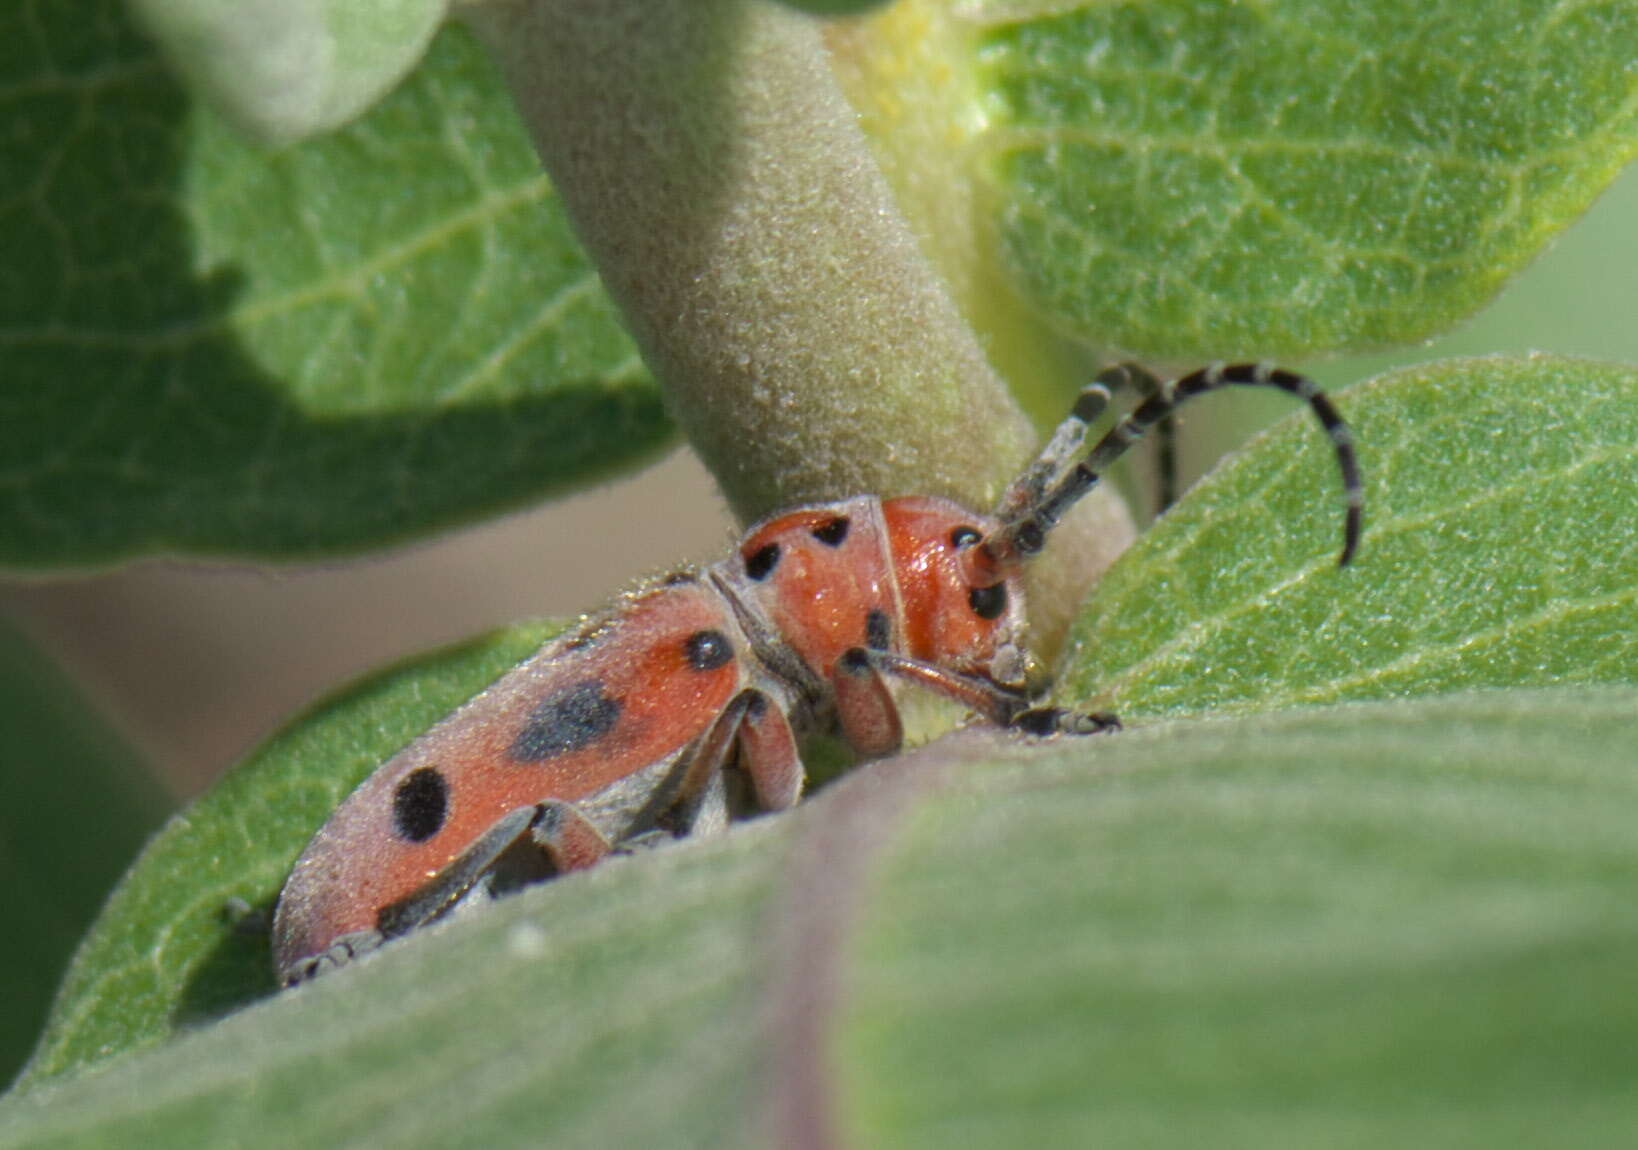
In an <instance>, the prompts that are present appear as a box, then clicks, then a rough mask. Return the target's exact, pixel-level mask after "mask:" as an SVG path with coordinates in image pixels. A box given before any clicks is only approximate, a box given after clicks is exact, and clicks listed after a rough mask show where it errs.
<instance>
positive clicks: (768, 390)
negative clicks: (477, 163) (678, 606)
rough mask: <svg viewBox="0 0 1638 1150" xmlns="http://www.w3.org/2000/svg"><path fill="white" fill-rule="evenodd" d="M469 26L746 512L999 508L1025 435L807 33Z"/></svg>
mask: <svg viewBox="0 0 1638 1150" xmlns="http://www.w3.org/2000/svg"><path fill="white" fill-rule="evenodd" d="M469 15H470V17H471V18H472V20H473V22H474V23H475V24H476V25H477V27H478V28H479V30H480V32H481V33H482V34H484V36H485V37H486V39H487V40H488V41H489V43H490V44H491V46H492V47H493V49H494V50H495V52H496V53H497V56H498V57H499V59H500V60H501V62H502V65H503V67H504V68H505V71H506V73H507V76H508V80H509V82H510V84H511V85H512V88H513V91H514V93H515V94H516V97H517V100H518V104H519V107H520V108H521V110H522V113H523V116H524V118H525V120H526V122H527V123H528V125H529V128H530V130H531V131H532V132H533V134H534V138H535V142H536V146H537V147H538V149H539V151H540V153H541V156H542V158H543V160H544V162H545V165H546V169H547V171H548V172H549V174H550V175H551V177H552V180H553V182H554V183H555V184H556V186H557V188H558V191H559V193H560V194H561V195H562V197H563V200H564V203H565V204H566V206H567V208H568V211H569V214H570V216H571V218H572V219H573V220H574V223H575V227H576V230H577V232H578V233H579V236H580V239H581V241H582V243H584V244H585V246H586V248H587V250H588V251H589V252H590V253H591V256H592V258H593V260H594V261H595V262H596V264H597V266H598V268H599V270H600V272H601V274H602V277H603V281H604V283H605V285H606V286H607V288H608V290H609V292H610V294H611V295H612V296H613V298H614V299H615V301H616V302H617V303H618V304H619V306H620V307H621V309H622V311H623V313H624V316H625V319H626V323H627V326H628V327H629V328H630V330H631V332H632V334H633V335H634V336H635V338H636V340H637V343H638V345H639V347H640V348H641V349H642V353H643V356H644V358H645V360H646V361H647V362H648V364H649V366H650V367H651V368H652V369H653V370H654V371H655V373H656V374H657V375H658V376H659V378H660V380H661V381H662V383H663V384H664V386H665V388H666V391H667V395H668V398H669V403H670V406H671V409H672V411H673V413H674V414H675V415H676V417H677V420H678V422H679V423H680V424H681V425H682V427H683V430H684V432H685V433H686V434H687V435H688V437H689V439H690V441H691V442H692V443H693V445H694V447H695V449H696V450H697V451H698V452H699V454H700V456H701V457H702V458H703V459H704V461H705V463H706V465H707V466H708V467H709V468H710V469H711V470H712V472H713V473H714V474H715V475H716V477H717V480H718V482H719V483H720V484H721V485H722V489H723V491H724V493H725V494H726V495H727V497H728V501H729V503H730V504H731V505H732V507H733V509H734V511H735V512H736V513H737V514H738V515H739V516H740V517H741V518H742V519H744V520H752V519H755V518H758V517H760V516H762V515H765V514H767V513H769V512H771V511H773V510H776V509H778V508H780V507H783V506H788V505H790V504H792V503H798V502H803V501H813V500H823V499H833V498H836V497H838V496H842V495H849V494H856V493H859V492H874V493H877V494H881V495H893V494H902V493H909V492H921V493H929V494H938V495H946V496H949V497H951V498H955V499H958V500H960V501H961V502H963V503H965V504H967V505H969V506H974V507H979V508H984V507H988V506H989V505H990V503H991V502H992V501H993V499H994V498H995V496H996V495H997V493H998V492H999V491H1000V489H1001V487H1002V486H1003V485H1004V484H1005V483H1006V481H1007V480H1008V479H1009V478H1010V476H1011V475H1012V473H1013V471H1014V469H1015V468H1016V467H1017V466H1018V463H1019V461H1020V460H1022V459H1023V458H1024V457H1025V456H1027V455H1028V454H1029V452H1030V450H1031V449H1032V448H1033V446H1034V442H1035V434H1034V431H1033V429H1032V427H1031V426H1030V423H1029V421H1028V420H1027V419H1026V418H1025V416H1024V414H1023V412H1022V411H1021V409H1020V408H1019V406H1018V404H1017V403H1016V402H1015V401H1014V399H1013V398H1012V396H1011V394H1010V393H1009V391H1008V389H1007V387H1006V385H1005V384H1004V383H1003V382H1002V380H1001V379H1000V378H999V377H998V376H997V375H996V373H995V372H994V371H993V369H992V368H991V367H990V365H989V363H988V362H987V361H986V359H985V357H984V353H983V349H982V348H981V347H980V346H979V344H978V341H977V340H976V338H975V337H974V336H973V334H972V331H971V329H970V328H969V327H968V325H967V323H966V322H965V321H964V320H963V318H962V317H961V315H960V313H959V311H958V309H957V307H956V305H955V304H954V303H953V302H952V300H951V297H950V295H949V293H948V291H947V290H946V288H945V285H944V283H943V281H942V280H941V279H940V277H939V276H938V274H937V273H936V272H935V271H934V270H933V269H932V268H931V266H930V265H929V264H928V263H927V261H926V260H925V258H924V257H923V255H922V254H921V252H920V250H919V248H918V246H917V244H916V240H915V238H914V236H913V234H912V233H911V231H910V229H909V228H908V227H907V226H906V224H905V222H904V219H903V217H902V216H901V214H900V212H899V210H898V207H897V205H896V204H895V202H894V200H893V197H892V193H891V192H890V190H889V188H888V186H887V182H886V181H885V179H884V178H883V176H882V174H881V171H880V169H879V168H878V167H877V165H876V163H875V161H874V159H873V158H872V156H871V154H870V150H869V147H868V145H867V143H866V141H865V138H864V136H863V134H862V133H861V131H860V130H859V128H858V125H857V122H856V119H855V116H854V114H853V112H852V109H851V108H850V106H849V105H848V104H847V102H846V100H845V98H844V97H843V96H842V94H841V92H840V90H839V88H838V87H837V84H836V82H835V79H834V77H833V76H832V74H831V71H830V65H829V60H828V58H827V56H826V52H825V48H824V44H823V42H822V40H821V37H820V33H819V29H820V24H819V23H818V22H817V21H815V20H813V19H811V18H809V17H806V16H803V15H800V14H798V13H795V12H792V11H791V10H789V9H787V8H784V7H781V6H778V5H775V4H772V3H765V2H762V0H512V2H508V3H499V4H492V5H484V6H479V7H477V8H475V9H472V10H471V11H470V13H469ZM1110 506H1112V505H1105V509H1104V512H1103V514H1102V515H1101V516H1100V517H1099V518H1100V519H1102V520H1104V521H1106V522H1107V521H1108V520H1109V519H1110V518H1111V515H1112V514H1114V515H1119V516H1120V517H1122V518H1123V516H1124V513H1123V512H1111V511H1110V510H1109V508H1110ZM1110 539H1118V540H1119V541H1120V542H1124V535H1123V534H1122V533H1121V532H1120V531H1119V530H1118V528H1117V529H1116V531H1115V532H1114V534H1113V535H1107V534H1106V545H1105V546H1103V547H1102V548H1101V550H1102V551H1103V552H1106V554H1101V555H1099V556H1097V557H1096V558H1095V559H1093V560H1092V563H1093V566H1092V567H1091V568H1090V569H1089V568H1088V567H1086V566H1085V564H1086V563H1087V561H1088V560H1087V556H1086V554H1085V552H1084V551H1080V552H1079V554H1078V557H1077V559H1076V562H1077V563H1078V564H1081V565H1082V567H1081V571H1080V574H1081V576H1082V577H1083V578H1084V576H1085V575H1086V574H1087V573H1088V571H1089V570H1093V571H1095V570H1101V569H1102V567H1103V566H1104V565H1106V564H1107V561H1108V558H1109V557H1110V555H1109V554H1108V553H1112V550H1111V548H1110V547H1109V546H1108V545H1107V541H1108V540H1110ZM1114 549H1116V550H1118V547H1115V548H1114ZM1063 550H1064V551H1065V552H1066V553H1071V552H1075V551H1077V549H1076V548H1073V547H1065V548H1064V549H1063Z"/></svg>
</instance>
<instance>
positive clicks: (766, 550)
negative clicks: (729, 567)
mask: <svg viewBox="0 0 1638 1150" xmlns="http://www.w3.org/2000/svg"><path fill="white" fill-rule="evenodd" d="M778 562H779V544H777V543H769V544H768V545H767V546H766V547H759V548H758V549H757V550H755V551H753V552H751V553H750V554H749V555H747V556H745V574H747V575H749V576H750V577H751V578H752V579H755V580H756V581H757V582H759V583H760V582H761V581H762V580H764V579H766V578H767V577H768V576H769V575H771V574H772V573H773V569H774V567H775V565H776V564H778Z"/></svg>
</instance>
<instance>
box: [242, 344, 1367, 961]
mask: <svg viewBox="0 0 1638 1150" xmlns="http://www.w3.org/2000/svg"><path fill="white" fill-rule="evenodd" d="M1123 383H1125V384H1132V385H1135V386H1136V387H1137V389H1138V390H1139V392H1140V393H1142V394H1144V395H1145V398H1144V399H1143V400H1142V401H1141V402H1140V403H1139V404H1138V405H1137V406H1136V407H1135V408H1134V409H1133V410H1132V411H1131V412H1130V413H1129V414H1127V415H1126V416H1124V417H1123V418H1121V419H1120V420H1118V421H1117V422H1116V423H1115V424H1114V425H1113V426H1112V427H1111V428H1110V430H1109V431H1108V432H1107V433H1106V434H1105V435H1103V436H1102V437H1101V438H1100V439H1099V440H1098V441H1097V442H1096V443H1095V444H1094V445H1093V446H1092V448H1091V449H1090V450H1088V451H1085V452H1084V454H1083V453H1082V450H1081V449H1082V447H1083V446H1084V443H1085V440H1086V438H1087V431H1088V427H1089V425H1090V424H1091V423H1092V422H1093V421H1094V420H1096V419H1097V418H1098V416H1099V415H1100V414H1101V413H1102V411H1103V409H1104V407H1105V406H1106V405H1107V404H1108V402H1109V400H1110V396H1111V392H1110V387H1111V385H1118V384H1123ZM1229 384H1239V385H1244V386H1254V387H1272V388H1277V389H1279V390H1281V391H1285V392H1288V393H1290V394H1292V395H1295V396H1297V397H1298V398H1300V399H1302V400H1304V401H1306V402H1307V404H1308V405H1309V407H1310V409H1311V410H1312V411H1313V413H1314V415H1315V416H1316V417H1317V418H1318V420H1319V422H1320V424H1321V425H1322V426H1323V428H1324V429H1325V432H1326V434H1327V435H1328V436H1329V438H1330V440H1331V444H1332V446H1333V448H1334V450H1335V453H1336V457H1337V462H1338V464H1339V466H1340V468H1341V472H1342V481H1343V490H1344V494H1345V497H1346V500H1347V512H1346V521H1345V527H1344V542H1343V550H1342V555H1341V559H1340V562H1341V563H1342V564H1346V563H1348V561H1349V560H1350V559H1351V558H1352V556H1353V554H1354V550H1355V548H1356V547H1357V546H1358V542H1359V535H1360V523H1361V510H1362V504H1363V500H1362V495H1361V490H1362V489H1361V485H1360V478H1359V467H1358V463H1357V460H1356V458H1355V455H1354V449H1353V439H1352V436H1351V434H1350V432H1349V429H1348V427H1347V425H1346V424H1345V423H1344V422H1343V420H1342V418H1341V416H1340V415H1338V414H1337V411H1336V408H1335V407H1334V406H1333V405H1332V403H1331V401H1330V400H1329V399H1328V398H1327V397H1326V396H1325V394H1324V393H1323V392H1321V391H1320V390H1319V388H1318V387H1317V386H1315V384H1314V383H1313V382H1312V381H1310V380H1308V379H1307V378H1305V377H1303V376H1300V375H1296V374H1294V373H1292V372H1288V371H1284V370H1281V369H1278V368H1269V367H1266V366H1264V365H1261V364H1235V365H1231V366H1223V365H1214V366H1212V367H1209V368H1204V369H1202V370H1200V371H1196V372H1194V373H1192V374H1190V375H1186V376H1184V377H1182V378H1181V379H1179V380H1177V381H1176V382H1175V383H1172V384H1164V383H1161V382H1159V381H1157V380H1156V379H1155V378H1154V377H1153V376H1151V375H1149V374H1148V373H1147V372H1144V371H1142V369H1140V368H1135V367H1133V366H1130V365H1123V366H1121V367H1118V368H1112V369H1110V370H1109V371H1106V372H1104V373H1102V374H1100V375H1099V376H1098V378H1097V380H1096V381H1094V382H1093V383H1092V384H1091V385H1089V386H1088V387H1086V388H1085V389H1084V390H1083V391H1082V392H1081V394H1080V397H1079V398H1078V400H1077V401H1076V403H1075V406H1074V409H1073V410H1072V411H1071V413H1070V415H1069V416H1068V417H1067V418H1066V419H1065V420H1064V421H1063V423H1062V424H1060V425H1059V427H1058V429H1057V431H1056V432H1054V434H1053V435H1052V437H1051V438H1050V439H1049V440H1048V441H1047V443H1046V445H1045V446H1044V447H1043V448H1042V449H1041V451H1040V453H1039V454H1038V455H1037V456H1036V458H1035V459H1034V460H1033V461H1031V462H1030V463H1029V465H1028V466H1027V467H1025V469H1024V471H1023V472H1022V473H1021V474H1020V475H1019V476H1018V478H1017V479H1016V480H1014V481H1013V483H1012V484H1011V486H1009V487H1008V489H1007V490H1006V492H1005V493H1004V494H1003V495H1002V497H1001V500H1000V502H999V504H998V505H997V507H996V509H995V511H994V512H993V513H992V514H990V515H979V514H975V513H973V512H971V511H968V510H966V509H965V508H963V507H961V506H959V505H958V504H956V503H954V502H952V501H950V500H947V499H940V498H934V497H930V496H907V497H900V498H892V499H879V498H877V497H875V496H871V495H860V496H855V497H853V498H850V499H841V500H837V501H836V502H833V503H821V504H814V505H810V506H803V507H796V508H792V509H790V510H788V511H784V512H781V513H779V514H777V515H774V516H773V517H771V518H769V519H765V520H763V521H762V522H761V523H759V524H757V525H756V526H754V527H752V528H751V530H750V531H749V532H748V533H747V534H746V536H745V538H744V539H743V541H742V542H741V543H740V546H739V549H738V550H737V551H736V552H735V553H734V554H733V555H731V556H730V557H728V558H727V559H724V560H722V561H721V562H719V563H716V564H713V565H712V566H710V567H708V568H706V569H705V570H703V571H694V570H685V571H679V572H677V573H675V574H672V575H668V576H665V577H664V578H661V579H659V580H656V581H655V582H653V583H651V584H649V585H647V586H646V587H644V588H642V589H640V590H638V591H637V592H635V593H633V594H631V595H629V596H627V597H626V598H625V599H624V600H623V601H622V602H621V603H619V604H618V605H617V606H615V607H614V608H613V609H612V610H611V611H609V612H608V613H606V614H605V615H602V616H599V617H596V618H593V619H591V620H590V621H588V622H586V623H584V624H582V625H581V626H580V627H579V628H578V629H577V630H574V631H572V632H570V633H567V634H565V635H563V636H560V637H558V638H557V639H554V640H551V641H549V642H547V643H546V644H544V645H543V646H542V647H541V648H540V649H539V650H538V651H536V652H535V653H534V654H533V655H531V656H530V657H529V658H528V659H526V660H524V661H523V662H522V663H520V664H518V666H516V667H515V668H513V669H512V670H511V671H509V672H507V673H506V674H505V675H503V676H502V677H501V678H500V679H498V680H496V682H495V683H493V684H492V685H491V686H489V687H488V688H487V689H486V690H484V691H483V692H482V693H481V694H479V695H477V696H475V697H474V698H473V699H471V700H470V701H469V702H467V703H466V704H465V705H464V706H462V707H460V708H459V709H458V710H456V711H455V712H453V713H452V714H450V715H449V716H448V717H447V718H445V719H443V720H441V721H440V722H438V723H437V724H436V725H434V726H433V727H432V728H431V729H430V730H428V731H427V732H426V733H425V734H423V735H421V736H420V737H419V738H417V739H415V740H414V741H413V742H411V743H410V744H409V745H408V746H406V747H405V748H404V749H403V750H401V751H400V752H398V754H396V755H394V756H393V757H392V758H391V759H390V760H388V761H387V762H386V763H385V764H383V765H382V766H381V767H380V768H378V769H377V770H376V771H375V773H374V774H372V775H371V776H370V777H369V778H368V779H366V780H365V781H364V782H363V784H362V785H360V786H359V788H358V789H357V790H355V791H354V792H353V793H352V795H351V796H350V797H349V798H347V800H346V801H345V802H343V803H342V804H341V806H340V807H339V808H337V809H336V811H335V813H334V814H333V815H332V816H331V817H330V820H329V822H327V823H326V824H325V825H324V827H323V828H322V829H320V830H319V832H318V834H316V835H315V836H314V837H313V840H312V841H311V842H310V843H309V844H308V846H307V849H306V851H305V852H304V853H303V854H302V857H301V859H300V860H299V861H298V862H297V863H296V865H295V868H294V869H293V870H292V871H291V874H290V877H289V879H288V880H287V881H286V883H285V886H284V890H283V892H282V893H281V895H280V897H279V903H278V908H277V911H276V914H275V918H274V924H273V951H274V964H275V967H276V969H277V973H278V976H279V980H280V981H281V982H282V983H284V984H286V985H289V984H294V983H297V982H301V981H303V980H305V979H307V978H309V977H311V976H312V975H314V974H316V973H319V972H320V971H323V970H325V969H328V968H330V967H333V966H338V965H341V964H343V963H345V962H347V961H348V960H350V959H351V958H353V957H354V956H355V955H357V954H359V953H361V952H363V951H366V950H370V949H373V948H374V947H375V946H377V945H379V944H380V943H381V942H382V941H384V940H385V939H388V938H392V937H394V936H396V935H400V934H403V933H405V932H406V931H408V930H411V929H413V928H415V927H417V926H420V925H422V924H424V923H427V922H430V921H431V920H433V919H436V918H438V917H439V916H441V915H443V914H444V913H446V912H447V911H449V910H450V909H451V908H452V907H454V906H455V905H456V904H458V903H460V902H462V901H464V900H465V899H467V898H469V897H471V896H472V895H474V894H475V893H478V892H481V891H489V892H490V893H495V892H496V891H497V890H498V889H499V888H501V887H505V886H507V885H514V884H516V883H520V882H524V881H531V880H533V879H537V878H543V877H546V876H548V875H551V874H555V873H561V872H563V871H569V870H576V869H579V868H581V867H586V866H590V865H591V864H593V863H595V862H597V861H598V860H599V859H601V858H602V857H603V856H605V855H607V854H608V853H609V852H610V851H611V850H614V849H616V848H620V847H624V846H627V845H629V844H632V843H634V842H640V841H643V840H647V839H650V838H652V837H655V836H658V837H662V838H663V837H664V836H666V835H667V834H668V833H669V834H682V833H685V832H687V831H690V830H695V829H703V828H707V827H712V828H714V827H716V826H720V825H721V824H722V823H724V822H725V821H726V819H727V818H728V816H729V814H730V813H739V810H740V806H741V804H739V803H736V802H734V801H731V800H730V798H729V796H728V789H727V786H726V783H725V777H726V776H725V770H724V768H725V767H728V766H730V765H732V766H734V767H736V768H737V771H738V773H739V775H741V776H742V777H743V778H744V779H745V780H747V781H748V789H749V792H750V793H749V796H748V798H749V800H750V805H753V806H754V807H756V808H760V809H762V810H768V811H777V810H783V809H785V808H787V807H789V806H791V805H792V804H794V803H795V802H796V800H797V799H798V797H800V795H801V793H802V784H803V778H804V775H803V768H802V760H801V758H800V755H799V751H798V741H799V738H800V737H801V736H802V735H804V734H806V733H808V732H812V731H823V730H831V731H834V732H836V733H838V734H839V735H840V736H841V737H842V739H843V740H845V741H846V742H847V743H848V744H849V745H850V746H851V748H852V749H853V750H854V751H855V752H856V753H857V754H858V755H859V756H860V757H861V758H874V757H879V756H882V755H886V754H890V753H892V752H893V751H895V750H897V749H898V747H899V744H900V741H901V739H902V729H901V725H900V720H899V711H898V707H897V704H896V702H895V699H894V690H895V688H896V686H898V685H901V684H902V685H907V686H915V687H919V688H921V689H924V690H928V691H931V692H934V693H935V694H938V695H942V696H944V697H946V698H948V699H951V700H954V701H956V702H957V703H960V704H962V705H964V706H966V707H967V708H969V709H970V710H972V711H973V712H975V713H976V714H978V715H979V716H981V717H982V718H983V719H984V720H986V721H988V722H990V723H993V724H994V725H996V726H999V727H1006V728H1012V729H1016V730H1020V731H1023V732H1025V733H1028V734H1032V735H1049V734H1055V733H1060V732H1069V733H1093V732H1097V731H1103V730H1108V729H1111V728H1113V727H1115V726H1118V723H1117V722H1116V720H1115V718H1114V717H1113V716H1111V715H1104V714H1087V713H1081V712H1075V711H1069V710H1065V709H1062V708H1059V707H1055V706H1051V705H1047V704H1042V703H1040V702H1039V701H1038V699H1037V698H1036V696H1035V694H1033V693H1032V691H1031V689H1030V687H1029V686H1027V685H1026V671H1027V670H1028V669H1029V666H1030V659H1029V656H1028V652H1027V650H1026V648H1025V646H1024V642H1023V639H1024V603H1023V594H1022V581H1021V573H1022V568H1023V564H1024V562H1025V561H1026V560H1028V559H1029V558H1030V557H1031V556H1033V555H1035V554H1036V553H1037V552H1039V551H1040V550H1041V549H1042V547H1043V546H1044V545H1045V543H1046V540H1047V537H1048V535H1049V534H1050V533H1051V531H1052V528H1053V526H1054V524H1056V523H1057V522H1058V520H1059V519H1060V518H1061V517H1062V515H1063V514H1064V512H1065V511H1067V510H1068V509H1069V507H1070V506H1071V505H1073V504H1074V503H1075V502H1076V501H1077V500H1078V499H1080V498H1081V497H1082V496H1084V495H1085V494H1086V493H1087V492H1089V491H1090V490H1092V488H1093V487H1094V486H1095V485H1096V484H1097V483H1098V480H1099V477H1100V476H1101V475H1102V474H1103V472H1104V471H1105V469H1106V468H1107V467H1108V465H1109V464H1110V463H1112V462H1113V461H1114V460H1115V459H1117V458H1118V457H1120V456H1121V455H1122V454H1123V453H1124V452H1125V451H1126V450H1127V448H1129V447H1130V446H1131V445H1132V444H1133V443H1134V442H1135V441H1136V440H1137V439H1139V438H1140V437H1141V436H1142V435H1143V434H1144V432H1145V431H1146V430H1147V429H1149V428H1150V427H1152V426H1153V425H1155V424H1156V423H1159V422H1160V421H1162V420H1164V419H1165V418H1166V417H1167V416H1168V415H1170V414H1171V412H1172V411H1173V409H1174V408H1175V407H1176V406H1177V405H1179V404H1181V403H1184V402H1186V401H1187V400H1189V399H1191V398H1193V397H1195V396H1197V395H1200V394H1202V393H1204V392H1208V391H1212V390H1214V389H1216V388H1219V387H1222V386H1225V385H1229Z"/></svg>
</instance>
